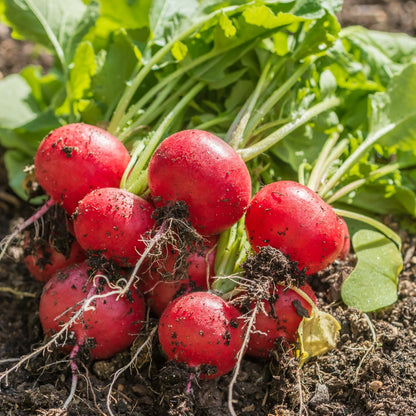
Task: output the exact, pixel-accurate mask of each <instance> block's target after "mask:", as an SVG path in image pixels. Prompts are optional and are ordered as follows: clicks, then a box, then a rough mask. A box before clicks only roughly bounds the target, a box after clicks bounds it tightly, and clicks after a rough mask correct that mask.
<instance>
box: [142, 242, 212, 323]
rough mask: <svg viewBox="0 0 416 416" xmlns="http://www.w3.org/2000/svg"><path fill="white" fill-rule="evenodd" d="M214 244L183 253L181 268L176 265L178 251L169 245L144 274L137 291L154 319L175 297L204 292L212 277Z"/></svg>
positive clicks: (208, 243)
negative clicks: (193, 292) (191, 292)
mask: <svg viewBox="0 0 416 416" xmlns="http://www.w3.org/2000/svg"><path fill="white" fill-rule="evenodd" d="M215 241H216V240H211V241H208V242H207V245H206V246H204V247H203V248H202V249H199V250H198V251H195V252H188V253H186V256H185V258H184V259H183V263H184V264H183V265H178V260H179V259H178V258H179V251H178V250H176V249H174V248H173V247H172V246H170V247H169V248H168V249H166V252H165V254H162V255H161V257H160V258H159V259H157V260H156V261H155V262H154V263H152V264H151V265H150V266H148V268H147V269H146V270H145V272H144V276H143V280H142V282H141V283H142V284H141V287H140V288H141V291H142V292H143V294H144V295H145V298H146V301H147V304H148V305H149V307H150V309H151V310H152V312H153V313H154V314H155V315H156V316H160V315H161V314H162V312H163V311H164V309H165V308H166V306H167V305H168V304H169V303H170V302H171V301H172V300H173V299H174V298H176V297H178V296H179V295H182V294H184V293H187V292H190V291H196V290H198V291H203V290H207V289H208V283H209V280H211V278H212V277H213V276H214V263H215V245H214V244H215Z"/></svg>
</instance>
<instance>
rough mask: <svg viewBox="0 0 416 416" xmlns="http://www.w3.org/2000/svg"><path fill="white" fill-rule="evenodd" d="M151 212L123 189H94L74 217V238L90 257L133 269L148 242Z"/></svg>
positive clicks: (148, 205) (151, 226) (149, 206)
mask: <svg viewBox="0 0 416 416" xmlns="http://www.w3.org/2000/svg"><path fill="white" fill-rule="evenodd" d="M153 210H154V208H153V206H152V205H151V204H150V203H149V202H148V201H146V200H144V199H143V198H141V197H139V196H137V195H134V194H132V193H131V192H128V191H125V190H123V189H119V188H100V189H96V190H94V191H92V192H90V193H89V194H87V195H86V196H85V197H84V198H83V199H82V200H81V201H80V202H79V204H78V207H77V209H76V211H75V213H74V232H75V237H76V239H77V241H78V242H79V244H80V245H81V247H82V248H83V249H84V250H86V251H87V252H89V253H90V254H94V255H98V256H102V257H104V258H106V259H111V260H112V261H114V262H115V263H117V264H119V265H120V266H126V267H130V266H134V265H135V263H136V262H137V261H138V259H139V258H140V257H141V253H142V252H143V251H144V250H145V247H146V245H145V242H144V240H145V239H146V238H150V232H151V230H152V228H153V225H154V219H153V217H152V213H153Z"/></svg>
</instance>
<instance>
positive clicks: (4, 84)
mask: <svg viewBox="0 0 416 416" xmlns="http://www.w3.org/2000/svg"><path fill="white" fill-rule="evenodd" d="M39 111H40V108H39V105H38V103H37V101H36V100H35V98H34V96H33V95H32V90H31V88H30V86H29V84H28V83H27V82H26V80H25V79H24V78H23V77H22V76H20V75H17V74H14V75H9V76H8V77H6V78H4V79H2V80H1V81H0V126H1V128H3V129H14V128H16V127H18V126H21V125H22V124H25V123H27V122H29V121H31V120H33V119H34V118H36V116H37V114H38V113H39ZM0 143H1V144H2V145H3V146H5V147H7V144H5V143H3V139H2V137H1V136H0Z"/></svg>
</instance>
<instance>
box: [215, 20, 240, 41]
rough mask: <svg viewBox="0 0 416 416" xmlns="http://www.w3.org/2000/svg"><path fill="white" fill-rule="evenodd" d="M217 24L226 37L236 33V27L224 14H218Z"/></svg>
mask: <svg viewBox="0 0 416 416" xmlns="http://www.w3.org/2000/svg"><path fill="white" fill-rule="evenodd" d="M219 24H220V27H221V29H222V30H223V31H224V35H225V37H226V38H232V37H233V36H235V34H236V33H237V29H236V28H235V26H234V25H233V23H232V22H231V20H230V18H229V17H228V16H227V15H226V14H220V17H219Z"/></svg>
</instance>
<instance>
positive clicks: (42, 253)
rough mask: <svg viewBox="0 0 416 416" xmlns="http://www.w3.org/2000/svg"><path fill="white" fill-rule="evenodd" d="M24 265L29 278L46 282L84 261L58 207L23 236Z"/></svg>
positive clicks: (83, 253)
mask: <svg viewBox="0 0 416 416" xmlns="http://www.w3.org/2000/svg"><path fill="white" fill-rule="evenodd" d="M23 247H24V263H25V264H26V267H27V268H28V270H29V272H30V273H31V274H32V276H33V277H34V278H35V279H36V280H38V281H40V282H46V281H48V280H49V279H50V278H51V276H52V275H53V274H54V273H55V272H57V271H58V270H60V269H62V268H64V267H66V266H69V265H70V264H73V263H80V262H81V261H83V260H85V258H86V253H85V251H84V250H83V249H82V248H81V246H80V245H79V244H78V242H77V241H76V240H75V236H74V234H73V225H72V221H71V218H69V217H68V214H67V213H66V211H65V210H64V209H63V208H62V207H61V206H59V205H54V206H53V207H52V208H51V209H50V210H48V211H47V212H46V213H45V214H44V216H43V219H42V222H41V223H40V224H39V225H38V226H36V227H31V229H30V230H27V231H25V233H24V243H23Z"/></svg>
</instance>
